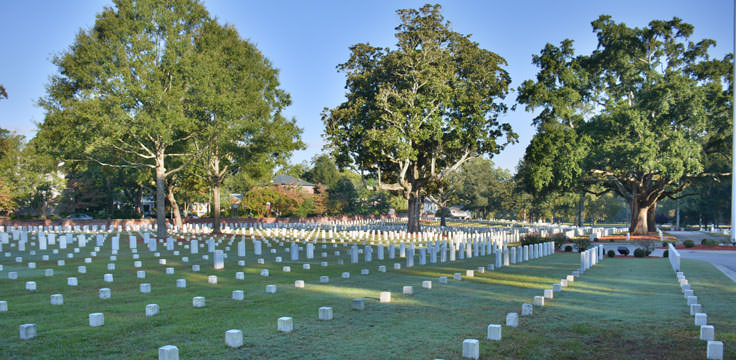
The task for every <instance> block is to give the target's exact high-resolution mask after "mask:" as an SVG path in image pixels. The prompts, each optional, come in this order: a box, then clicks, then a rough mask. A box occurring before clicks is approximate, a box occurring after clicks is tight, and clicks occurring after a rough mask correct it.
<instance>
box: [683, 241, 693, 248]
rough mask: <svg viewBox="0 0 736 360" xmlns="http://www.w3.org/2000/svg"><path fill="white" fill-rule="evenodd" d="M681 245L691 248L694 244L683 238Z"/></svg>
mask: <svg viewBox="0 0 736 360" xmlns="http://www.w3.org/2000/svg"><path fill="white" fill-rule="evenodd" d="M682 244H683V245H685V247H686V248H691V247H694V246H695V243H694V242H693V241H692V240H685V241H683V242H682Z"/></svg>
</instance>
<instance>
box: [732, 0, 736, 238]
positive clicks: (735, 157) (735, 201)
mask: <svg viewBox="0 0 736 360" xmlns="http://www.w3.org/2000/svg"><path fill="white" fill-rule="evenodd" d="M733 11H734V26H733V35H734V36H733V49H734V54H736V0H735V1H734V7H733ZM733 69H734V78H736V56H734V62H733ZM731 86H732V87H736V84H734V79H731ZM733 100H734V101H732V102H731V104H732V106H733V117H731V125H732V130H731V131H732V132H731V139H732V142H733V143H732V148H731V243H736V228H735V227H736V174H734V171H736V91H733Z"/></svg>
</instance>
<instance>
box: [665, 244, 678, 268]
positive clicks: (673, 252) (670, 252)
mask: <svg viewBox="0 0 736 360" xmlns="http://www.w3.org/2000/svg"><path fill="white" fill-rule="evenodd" d="M667 248H668V249H667V257H668V258H669V259H670V265H672V269H673V270H675V272H678V271H680V252H679V251H677V249H675V247H674V246H673V245H672V243H669V244H668V245H667Z"/></svg>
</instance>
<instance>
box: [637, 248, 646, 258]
mask: <svg viewBox="0 0 736 360" xmlns="http://www.w3.org/2000/svg"><path fill="white" fill-rule="evenodd" d="M645 256H647V253H646V251H644V249H642V248H636V250H634V257H638V258H642V257H645Z"/></svg>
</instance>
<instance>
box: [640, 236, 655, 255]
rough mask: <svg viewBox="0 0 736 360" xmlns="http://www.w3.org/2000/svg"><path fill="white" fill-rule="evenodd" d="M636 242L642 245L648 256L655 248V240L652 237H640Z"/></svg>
mask: <svg viewBox="0 0 736 360" xmlns="http://www.w3.org/2000/svg"><path fill="white" fill-rule="evenodd" d="M636 244H637V245H639V246H641V248H642V249H643V250H644V254H645V255H646V256H649V254H651V253H652V251H653V250H654V248H655V244H654V240H652V239H639V240H637V241H636Z"/></svg>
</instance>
